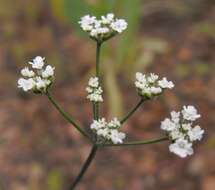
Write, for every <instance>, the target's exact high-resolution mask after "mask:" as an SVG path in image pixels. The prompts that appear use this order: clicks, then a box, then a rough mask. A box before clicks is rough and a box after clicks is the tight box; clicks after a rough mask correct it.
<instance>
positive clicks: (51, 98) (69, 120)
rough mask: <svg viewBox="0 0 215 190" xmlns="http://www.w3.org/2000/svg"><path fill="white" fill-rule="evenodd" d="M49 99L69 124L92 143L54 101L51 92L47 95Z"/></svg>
mask: <svg viewBox="0 0 215 190" xmlns="http://www.w3.org/2000/svg"><path fill="white" fill-rule="evenodd" d="M46 95H47V97H48V99H49V100H50V102H51V103H52V104H53V105H54V107H55V108H56V109H57V110H58V111H59V112H60V113H61V115H62V116H63V117H64V118H65V119H66V120H67V121H68V122H69V123H71V124H72V125H73V126H74V127H75V128H76V129H77V130H78V131H79V132H80V133H81V134H82V135H83V136H84V137H86V138H87V139H89V140H90V141H91V137H90V136H89V135H88V134H87V133H86V132H85V131H84V130H83V129H82V128H81V127H80V126H79V125H78V124H77V123H76V122H75V121H74V119H73V118H72V117H71V116H70V115H69V114H68V113H66V112H65V111H64V110H63V109H62V108H61V107H60V106H59V105H58V103H57V102H56V101H55V100H54V98H53V97H52V96H51V94H50V93H49V92H47V93H46Z"/></svg>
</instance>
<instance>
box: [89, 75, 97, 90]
mask: <svg viewBox="0 0 215 190" xmlns="http://www.w3.org/2000/svg"><path fill="white" fill-rule="evenodd" d="M88 85H89V86H90V87H92V88H97V87H98V86H99V78H98V77H91V78H90V80H89V83H88Z"/></svg>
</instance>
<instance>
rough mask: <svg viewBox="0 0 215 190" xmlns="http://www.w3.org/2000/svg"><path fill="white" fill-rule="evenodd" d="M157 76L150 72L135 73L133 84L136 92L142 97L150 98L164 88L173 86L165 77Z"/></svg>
mask: <svg viewBox="0 0 215 190" xmlns="http://www.w3.org/2000/svg"><path fill="white" fill-rule="evenodd" d="M158 79H159V76H158V75H156V74H153V73H151V74H150V75H148V76H146V75H144V74H142V73H139V72H137V73H136V81H135V86H136V88H137V91H138V94H139V95H140V96H141V97H144V98H152V97H153V96H157V95H159V94H161V93H162V92H163V90H165V89H168V88H169V89H171V88H173V87H174V84H173V82H172V81H168V80H167V79H166V78H165V77H164V78H163V79H161V80H158Z"/></svg>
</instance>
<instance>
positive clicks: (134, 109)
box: [120, 98, 144, 124]
mask: <svg viewBox="0 0 215 190" xmlns="http://www.w3.org/2000/svg"><path fill="white" fill-rule="evenodd" d="M143 102H144V99H143V98H141V99H140V101H139V102H138V103H137V105H135V106H134V108H133V109H132V110H131V111H130V112H128V114H127V115H126V116H125V117H124V118H123V119H122V120H121V121H120V123H121V124H123V123H125V122H126V121H127V120H128V119H129V118H130V117H131V116H132V114H133V113H134V112H135V111H136V110H137V109H138V108H139V107H140V106H141V104H142V103H143Z"/></svg>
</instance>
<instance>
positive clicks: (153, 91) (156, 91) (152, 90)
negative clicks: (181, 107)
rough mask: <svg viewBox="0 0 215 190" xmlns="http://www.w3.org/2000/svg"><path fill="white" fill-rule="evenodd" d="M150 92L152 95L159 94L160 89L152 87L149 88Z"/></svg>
mask: <svg viewBox="0 0 215 190" xmlns="http://www.w3.org/2000/svg"><path fill="white" fill-rule="evenodd" d="M150 92H151V93H152V94H160V93H161V92H162V89H161V88H160V87H154V86H152V87H151V88H150Z"/></svg>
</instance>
